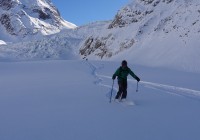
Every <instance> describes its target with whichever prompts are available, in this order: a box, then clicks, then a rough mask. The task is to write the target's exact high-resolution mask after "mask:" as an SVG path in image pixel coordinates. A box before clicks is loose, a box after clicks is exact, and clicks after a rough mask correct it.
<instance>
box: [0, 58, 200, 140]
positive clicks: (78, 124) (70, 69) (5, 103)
mask: <svg viewBox="0 0 200 140" xmlns="http://www.w3.org/2000/svg"><path fill="white" fill-rule="evenodd" d="M119 65H120V62H109V61H85V60H68V61H66V60H59V61H58V60H54V61H32V62H31V61H30V62H0V67H1V69H0V77H1V78H0V89H1V91H0V112H1V113H0V139H1V140H66V139H68V140H92V139H93V140H122V139H123V140H133V139H134V140H199V139H200V133H199V130H200V119H199V118H200V111H199V106H200V86H199V83H200V74H199V73H189V72H181V71H175V70H170V69H162V68H154V67H144V66H139V65H132V64H129V67H130V68H131V69H132V70H133V71H134V72H135V74H136V75H138V76H139V77H140V78H141V82H140V83H139V92H137V93H136V91H135V90H136V81H135V80H134V79H133V78H132V77H129V81H128V99H127V100H128V101H132V102H134V103H135V105H133V106H128V105H126V104H123V103H116V102H114V101H112V103H109V97H110V92H111V86H112V79H111V76H112V74H113V73H114V72H115V70H116V68H118V66H119ZM117 88H118V87H117V81H116V80H115V83H114V90H113V97H114V96H115V94H116V92H117Z"/></svg>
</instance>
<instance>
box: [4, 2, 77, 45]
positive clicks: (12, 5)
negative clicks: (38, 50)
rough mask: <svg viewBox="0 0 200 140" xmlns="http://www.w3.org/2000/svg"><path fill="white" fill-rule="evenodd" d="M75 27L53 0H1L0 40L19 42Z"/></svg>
mask: <svg viewBox="0 0 200 140" xmlns="http://www.w3.org/2000/svg"><path fill="white" fill-rule="evenodd" d="M75 27H76V25H74V24H72V23H70V22H67V21H65V20H63V19H62V18H61V16H60V13H59V11H58V10H57V9H56V7H55V6H54V5H53V4H52V2H51V0H0V40H3V41H6V42H9V41H11V42H13V41H16V42H18V41H19V40H29V39H30V38H34V37H35V38H36V37H39V36H43V35H49V34H54V33H57V32H60V30H61V29H63V28H69V29H71V28H75Z"/></svg>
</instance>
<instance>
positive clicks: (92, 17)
mask: <svg viewBox="0 0 200 140" xmlns="http://www.w3.org/2000/svg"><path fill="white" fill-rule="evenodd" d="M51 1H52V2H53V4H54V5H55V6H56V7H57V8H58V10H59V11H60V14H61V16H62V17H63V18H64V19H65V20H66V21H69V22H72V23H74V24H76V25H77V26H81V25H85V24H88V23H91V22H95V21H102V20H111V19H113V18H114V16H115V15H116V13H117V11H118V10H119V9H120V8H122V7H123V6H125V5H126V4H128V3H129V1H130V0H96V1H94V0H51Z"/></svg>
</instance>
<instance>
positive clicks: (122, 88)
mask: <svg viewBox="0 0 200 140" xmlns="http://www.w3.org/2000/svg"><path fill="white" fill-rule="evenodd" d="M118 85H119V91H118V92H117V95H116V96H115V99H125V98H126V96H127V80H123V81H118Z"/></svg>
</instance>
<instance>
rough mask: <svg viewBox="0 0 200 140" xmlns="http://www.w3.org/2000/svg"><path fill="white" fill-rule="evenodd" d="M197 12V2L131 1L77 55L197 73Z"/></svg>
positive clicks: (199, 64)
mask: <svg viewBox="0 0 200 140" xmlns="http://www.w3.org/2000/svg"><path fill="white" fill-rule="evenodd" d="M199 9H200V2H199V1H198V0H189V1H188V0H134V1H132V2H131V3H130V4H128V5H126V6H125V7H123V8H122V9H121V10H119V11H118V13H117V14H116V16H115V18H114V19H113V20H112V22H111V23H110V24H108V25H107V27H106V28H104V29H103V30H102V31H101V32H98V33H96V34H95V35H91V36H89V37H88V38H87V39H86V40H85V42H84V43H83V45H82V46H81V49H80V54H81V55H83V56H85V57H90V58H101V59H112V60H113V59H118V60H120V59H127V60H129V61H130V62H131V63H137V64H142V65H149V66H163V67H170V68H171V67H172V68H178V69H187V70H192V71H193V70H194V71H199V70H200V62H199V59H200V55H199V54H200V47H199V44H200V40H199V39H198V38H199V37H200V21H199V17H200V10H199Z"/></svg>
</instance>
